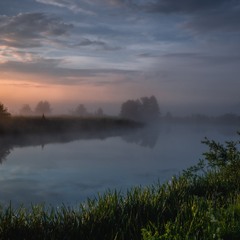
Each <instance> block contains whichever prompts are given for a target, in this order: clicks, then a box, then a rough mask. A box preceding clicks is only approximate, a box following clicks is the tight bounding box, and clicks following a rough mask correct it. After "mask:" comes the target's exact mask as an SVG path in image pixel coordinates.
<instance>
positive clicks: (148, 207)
mask: <svg viewBox="0 0 240 240" xmlns="http://www.w3.org/2000/svg"><path fill="white" fill-rule="evenodd" d="M204 143H205V144H207V145H208V146H209V151H208V152H206V153H205V154H204V157H205V158H204V160H202V161H200V162H199V164H198V165H196V166H193V167H191V168H189V169H187V170H186V171H184V172H183V173H181V174H180V175H179V176H176V177H173V178H172V180H171V181H170V182H168V183H165V184H155V185H153V186H149V187H147V188H141V187H136V188H133V189H131V190H129V191H128V192H127V193H126V194H121V193H118V192H109V193H106V194H104V195H99V196H98V197H96V199H89V200H88V201H87V202H85V203H83V204H80V205H79V207H78V208H71V207H67V206H62V207H59V208H50V207H48V206H39V205H38V206H32V208H31V209H25V208H24V207H21V208H19V209H15V210H14V209H13V208H12V207H11V206H9V207H8V208H1V209H0V239H84V240H88V239H89V240H90V239H98V240H100V239H104V240H108V239H109V240H114V239H115V240H118V239H119V240H120V239H121V240H122V239H124V240H139V239H144V240H160V239H161V240H162V239H168V240H169V239H175V240H177V239H179V240H180V239H186V240H187V239H201V240H202V239H227V240H229V239H240V152H239V149H238V144H239V142H226V143H225V144H224V145H222V144H219V143H216V142H215V141H209V140H207V139H206V140H205V141H204ZM179 161H180V160H179Z"/></svg>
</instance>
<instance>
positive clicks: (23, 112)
mask: <svg viewBox="0 0 240 240" xmlns="http://www.w3.org/2000/svg"><path fill="white" fill-rule="evenodd" d="M20 114H21V115H32V114H33V111H32V109H31V107H30V106H29V105H28V104H24V105H23V106H22V108H21V109H20Z"/></svg>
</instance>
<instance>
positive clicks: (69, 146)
mask: <svg viewBox="0 0 240 240" xmlns="http://www.w3.org/2000/svg"><path fill="white" fill-rule="evenodd" d="M237 130H238V129H236V127H234V126H232V127H231V126H213V125H211V126H207V125H180V124H179V125H163V126H159V127H156V128H154V129H149V130H148V129H144V130H139V131H137V132H129V133H124V134H122V135H121V136H114V137H113V136H112V137H104V138H98V139H94V138H91V139H77V138H76V137H75V138H74V139H73V140H68V141H67V142H65V143H59V141H56V142H54V141H52V142H51V141H50V142H49V143H47V144H46V141H45V142H44V141H43V143H41V144H39V143H35V144H34V145H31V144H29V145H28V146H27V144H24V146H22V145H21V144H20V143H19V144H13V145H8V144H7V141H8V140H4V141H5V144H2V145H1V147H0V153H1V155H0V157H2V159H1V160H2V164H1V165H0V185H1V188H0V203H1V204H3V205H7V204H9V202H10V201H11V203H12V204H13V205H16V206H18V205H19V204H24V205H27V206H28V205H30V204H31V203H47V204H51V205H53V206H58V205H61V204H62V203H64V204H66V205H70V204H71V205H77V203H79V202H82V201H84V200H86V199H87V198H88V197H94V196H96V195H97V194H98V193H103V192H105V191H107V190H114V189H117V190H119V191H123V192H124V191H126V189H129V188H131V187H133V186H139V185H141V186H145V185H150V184H153V183H156V182H158V181H160V182H164V181H167V180H169V179H170V178H171V176H172V175H174V174H178V173H179V172H180V171H181V170H182V169H185V168H187V167H189V166H191V165H193V164H195V163H197V162H198V160H199V159H200V158H202V153H203V152H204V151H207V147H206V146H205V145H203V144H201V141H202V140H203V139H204V137H205V136H206V137H208V138H209V139H215V140H218V141H220V142H224V141H225V140H236V139H237V138H238V136H237V134H236V131H237ZM3 145H4V147H3Z"/></svg>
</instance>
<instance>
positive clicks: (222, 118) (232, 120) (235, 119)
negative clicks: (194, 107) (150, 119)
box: [161, 113, 240, 124]
mask: <svg viewBox="0 0 240 240" xmlns="http://www.w3.org/2000/svg"><path fill="white" fill-rule="evenodd" d="M161 121H163V122H168V123H226V124H240V115H237V114H232V113H226V114H223V115H219V116H215V117H213V116H207V115H203V114H192V115H191V116H186V117H177V116H172V115H171V114H170V113H167V114H166V115H165V116H163V117H161Z"/></svg>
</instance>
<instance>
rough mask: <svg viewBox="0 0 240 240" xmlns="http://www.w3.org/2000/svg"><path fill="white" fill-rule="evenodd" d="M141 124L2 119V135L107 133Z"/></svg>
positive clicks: (103, 119)
mask: <svg viewBox="0 0 240 240" xmlns="http://www.w3.org/2000/svg"><path fill="white" fill-rule="evenodd" d="M140 126H141V124H140V123H137V122H134V121H131V120H127V119H121V118H114V117H101V118H100V117H99V118H97V117H88V118H83V117H72V116H60V117H57V116H55V117H54V116H52V117H39V116H36V117H20V116H15V117H14V116H13V117H7V118H2V119H1V118H0V134H1V135H7V134H15V135H21V134H46V133H47V134H54V133H66V132H76V131H87V132H91V131H107V130H112V129H129V128H136V127H140Z"/></svg>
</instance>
